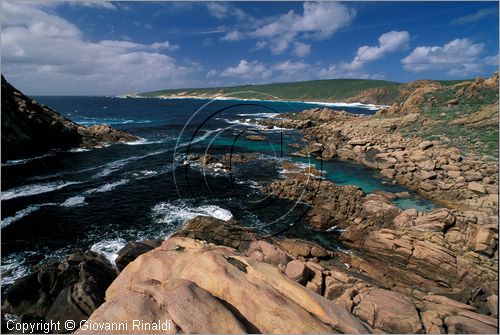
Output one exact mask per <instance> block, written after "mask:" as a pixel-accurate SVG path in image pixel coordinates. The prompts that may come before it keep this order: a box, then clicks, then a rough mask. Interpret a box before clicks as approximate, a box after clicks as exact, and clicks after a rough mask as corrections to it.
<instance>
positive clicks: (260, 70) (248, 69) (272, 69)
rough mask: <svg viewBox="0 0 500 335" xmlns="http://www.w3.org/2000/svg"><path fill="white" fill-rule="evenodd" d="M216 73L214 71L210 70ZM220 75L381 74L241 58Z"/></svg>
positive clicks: (261, 78) (267, 78)
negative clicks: (270, 62) (267, 62)
mask: <svg viewBox="0 0 500 335" xmlns="http://www.w3.org/2000/svg"><path fill="white" fill-rule="evenodd" d="M210 74H211V75H212V74H213V75H214V76H215V75H216V74H217V72H216V71H213V72H212V71H210ZM220 76H221V77H232V78H235V79H244V80H245V81H246V82H252V83H263V82H284V81H300V80H314V79H332V78H366V79H382V78H383V77H384V76H383V75H382V74H367V73H362V72H360V71H358V70H350V69H346V68H345V67H342V66H339V65H336V64H331V65H327V66H322V65H321V64H319V63H315V64H311V63H307V62H303V61H297V62H294V61H290V60H286V61H282V62H277V63H274V64H265V63H263V62H259V61H257V60H254V61H247V60H241V61H240V62H239V64H238V65H236V66H234V67H229V68H227V69H225V70H223V71H222V72H221V73H220Z"/></svg>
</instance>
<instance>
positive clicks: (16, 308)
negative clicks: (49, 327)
mask: <svg viewBox="0 0 500 335" xmlns="http://www.w3.org/2000/svg"><path fill="white" fill-rule="evenodd" d="M115 277H116V272H115V270H114V269H113V268H112V266H111V264H110V263H109V261H108V260H107V259H106V258H104V256H102V255H100V254H96V253H94V252H91V251H86V252H78V253H75V254H71V255H69V256H68V257H67V258H66V259H65V260H63V261H62V262H50V263H47V264H44V265H41V266H39V267H38V269H36V270H35V271H34V272H33V273H32V274H30V275H28V276H26V277H23V278H20V279H18V280H17V281H15V282H14V284H12V286H10V287H9V288H8V289H7V292H6V294H5V296H4V298H5V301H4V303H3V306H2V315H3V313H8V314H13V315H16V316H18V319H17V322H20V323H37V322H49V321H53V322H58V321H60V322H61V323H62V324H64V322H65V321H66V320H73V321H75V322H76V323H79V322H80V321H82V320H86V319H87V318H88V317H89V316H90V315H91V314H92V313H93V312H94V310H95V309H96V308H97V307H99V306H100V305H101V304H102V303H103V302H104V293H105V291H106V289H107V288H108V286H109V285H110V284H111V282H112V281H113V280H114V279H115ZM60 331H61V332H65V329H60Z"/></svg>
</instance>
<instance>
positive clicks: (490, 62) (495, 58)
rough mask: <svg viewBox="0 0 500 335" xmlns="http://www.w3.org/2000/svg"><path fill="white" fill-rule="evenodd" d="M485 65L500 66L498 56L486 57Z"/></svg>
mask: <svg viewBox="0 0 500 335" xmlns="http://www.w3.org/2000/svg"><path fill="white" fill-rule="evenodd" d="M483 64H484V65H486V66H498V54H496V55H494V56H488V57H485V58H484V60H483Z"/></svg>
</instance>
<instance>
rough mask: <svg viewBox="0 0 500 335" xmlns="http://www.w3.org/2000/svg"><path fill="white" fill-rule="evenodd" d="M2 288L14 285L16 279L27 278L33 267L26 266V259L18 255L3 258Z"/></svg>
mask: <svg viewBox="0 0 500 335" xmlns="http://www.w3.org/2000/svg"><path fill="white" fill-rule="evenodd" d="M1 269H2V286H4V285H10V284H13V283H14V282H15V281H16V279H18V278H21V277H24V276H27V275H29V274H30V272H31V267H30V266H28V265H26V264H25V258H24V257H22V256H21V257H20V256H19V255H16V254H10V255H9V256H7V257H2V266H1Z"/></svg>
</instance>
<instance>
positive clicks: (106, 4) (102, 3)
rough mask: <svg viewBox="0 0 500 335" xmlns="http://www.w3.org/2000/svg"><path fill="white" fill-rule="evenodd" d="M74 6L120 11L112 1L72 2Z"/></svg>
mask: <svg viewBox="0 0 500 335" xmlns="http://www.w3.org/2000/svg"><path fill="white" fill-rule="evenodd" d="M69 4H70V5H72V6H83V7H95V8H104V9H112V10H116V9H118V8H117V7H116V6H115V5H114V4H112V3H111V2H110V1H99V0H96V1H71V2H69Z"/></svg>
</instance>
